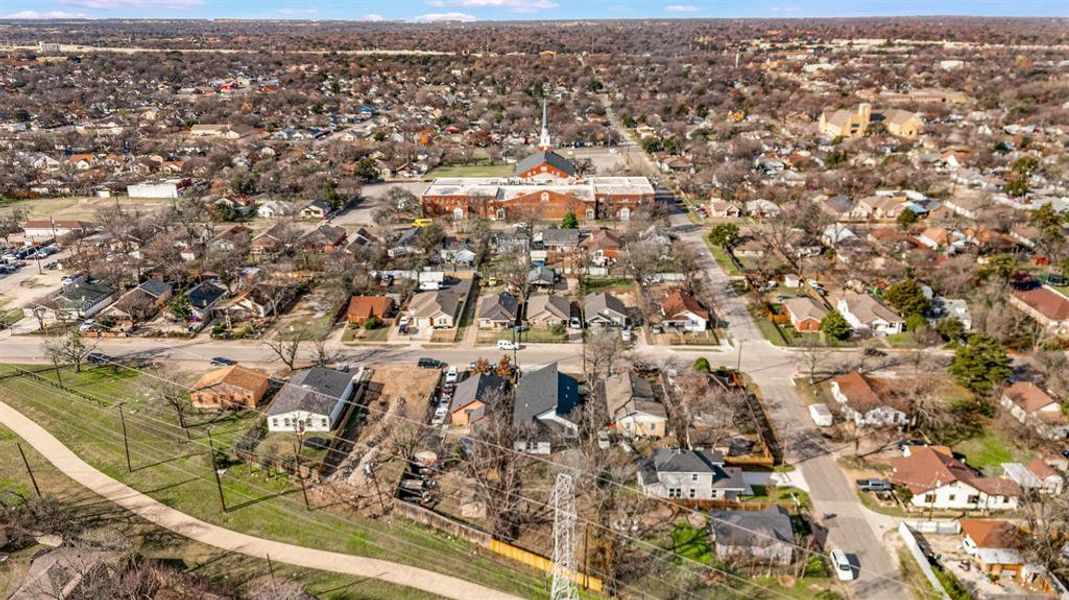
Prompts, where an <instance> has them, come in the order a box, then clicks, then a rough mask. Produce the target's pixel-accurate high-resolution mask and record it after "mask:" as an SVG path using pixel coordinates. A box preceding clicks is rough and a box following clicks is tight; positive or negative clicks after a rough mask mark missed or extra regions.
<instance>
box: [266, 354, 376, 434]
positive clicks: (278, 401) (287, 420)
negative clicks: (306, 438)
mask: <svg viewBox="0 0 1069 600" xmlns="http://www.w3.org/2000/svg"><path fill="white" fill-rule="evenodd" d="M362 374H363V369H361V370H360V371H358V372H357V373H356V374H355V375H354V374H353V373H350V372H348V371H338V370H336V369H327V368H324V367H312V368H311V369H305V370H304V371H300V372H298V373H297V374H296V375H294V376H293V378H292V379H290V381H289V382H288V383H286V384H285V385H284V386H282V389H281V390H279V392H278V394H277V395H276V396H275V399H274V401H272V402H271V406H270V407H268V409H267V430H268V431H291V432H292V431H305V432H308V431H333V430H334V428H335V427H337V426H338V424H339V423H338V421H339V420H340V419H341V417H342V415H343V414H345V409H346V407H347V406H348V403H349V399H350V397H352V395H353V390H354V389H355V387H356V382H357V381H359V379H360V377H361V375H362Z"/></svg>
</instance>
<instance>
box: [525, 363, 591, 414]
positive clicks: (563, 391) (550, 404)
mask: <svg viewBox="0 0 1069 600" xmlns="http://www.w3.org/2000/svg"><path fill="white" fill-rule="evenodd" d="M577 406H579V382H578V381H576V380H575V378H574V377H572V376H571V375H565V374H564V373H561V372H560V371H558V370H557V363H552V364H549V365H546V366H544V367H542V368H541V369H538V370H537V371H532V372H530V373H527V374H525V375H524V376H523V377H520V380H519V382H517V384H516V402H515V406H514V407H513V409H512V424H513V425H515V426H516V427H523V426H525V425H528V424H530V423H532V422H533V421H534V419H535V417H537V416H538V415H540V414H542V413H545V412H547V411H549V410H555V411H556V413H557V414H558V415H560V416H565V415H567V414H568V413H570V412H572V410H573V409H574V408H575V407H577Z"/></svg>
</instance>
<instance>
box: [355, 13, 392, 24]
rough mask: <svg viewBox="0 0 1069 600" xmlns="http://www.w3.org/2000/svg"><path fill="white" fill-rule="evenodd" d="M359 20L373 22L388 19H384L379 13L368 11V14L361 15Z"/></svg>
mask: <svg viewBox="0 0 1069 600" xmlns="http://www.w3.org/2000/svg"><path fill="white" fill-rule="evenodd" d="M357 20H358V21H371V22H373V23H378V22H379V21H385V20H386V19H384V18H383V17H382V15H377V14H375V13H368V14H366V15H364V16H362V17H360V18H359V19H357Z"/></svg>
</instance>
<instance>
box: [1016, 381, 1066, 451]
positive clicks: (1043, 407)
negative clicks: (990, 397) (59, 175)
mask: <svg viewBox="0 0 1069 600" xmlns="http://www.w3.org/2000/svg"><path fill="white" fill-rule="evenodd" d="M1001 402H1002V406H1003V407H1004V408H1005V409H1006V410H1008V411H1010V414H1011V415H1013V418H1015V419H1017V421H1018V422H1020V423H1022V424H1025V425H1028V426H1030V427H1032V428H1033V429H1035V430H1036V432H1037V433H1039V435H1041V436H1043V437H1044V438H1046V439H1048V440H1064V439H1069V417H1066V416H1065V414H1064V413H1062V403H1061V402H1059V401H1058V400H1057V399H1056V398H1054V397H1053V396H1051V395H1050V393H1049V392H1048V391H1047V390H1044V389H1043V388H1041V387H1039V386H1038V385H1036V384H1034V383H1032V382H1031V381H1015V382H1014V383H1012V384H1010V385H1009V386H1008V387H1007V388H1006V389H1005V390H1004V391H1003V392H1002V398H1001Z"/></svg>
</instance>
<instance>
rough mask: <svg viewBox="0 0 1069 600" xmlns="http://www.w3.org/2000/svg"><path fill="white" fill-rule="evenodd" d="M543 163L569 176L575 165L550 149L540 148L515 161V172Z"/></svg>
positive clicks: (572, 174) (527, 169)
mask: <svg viewBox="0 0 1069 600" xmlns="http://www.w3.org/2000/svg"><path fill="white" fill-rule="evenodd" d="M543 163H545V164H547V165H549V166H551V167H553V168H554V169H557V170H559V171H561V172H562V173H564V174H566V175H567V176H569V177H572V176H574V175H575V165H573V164H572V161H570V160H568V159H567V158H564V157H563V156H561V155H560V154H557V153H556V152H553V151H552V150H541V151H539V152H535V153H534V154H532V155H530V156H528V157H527V158H524V159H523V160H521V161H520V162H518V163H516V174H517V175H519V174H520V173H523V172H526V171H530V170H531V169H534V168H536V167H538V166H540V165H542V164H543Z"/></svg>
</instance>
